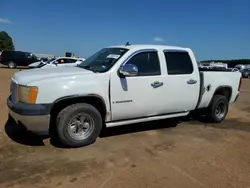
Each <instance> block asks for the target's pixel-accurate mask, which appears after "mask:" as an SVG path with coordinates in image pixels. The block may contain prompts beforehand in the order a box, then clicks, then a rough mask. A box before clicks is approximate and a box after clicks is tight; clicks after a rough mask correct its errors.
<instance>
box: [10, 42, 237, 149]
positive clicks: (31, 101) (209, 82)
mask: <svg viewBox="0 0 250 188" xmlns="http://www.w3.org/2000/svg"><path fill="white" fill-rule="evenodd" d="M11 80H12V82H11V95H10V96H9V98H8V107H9V113H10V116H11V117H12V118H13V119H14V120H15V121H16V122H17V123H21V124H23V125H24V126H25V127H26V129H28V130H29V131H32V132H34V133H37V134H49V133H51V136H57V137H58V138H59V139H60V140H61V142H62V143H64V144H65V145H68V146H70V147H79V146H85V145H88V144H91V143H93V142H94V141H95V140H96V139H97V137H98V135H99V133H100V131H101V129H102V128H103V127H113V126H119V125H125V124H132V123H139V122H146V121H152V120H160V119H165V118H173V117H181V116H187V115H188V114H189V113H190V112H193V111H197V110H203V112H204V114H205V115H206V117H207V119H208V120H210V122H214V123H219V122H221V121H222V120H223V119H224V118H225V117H226V115H227V112H228V106H229V103H232V102H235V101H236V99H237V97H238V95H239V89H240V85H241V74H240V73H239V72H231V71H228V72H227V71H226V70H225V71H216V70H215V71H213V70H206V71H202V70H199V68H198V66H197V62H196V59H195V56H194V54H193V52H192V51H191V49H189V48H181V47H173V46H160V45H123V46H113V47H107V48H104V49H102V50H100V51H98V52H96V53H95V54H94V55H92V56H91V57H89V58H88V59H86V60H85V61H84V62H82V63H81V64H80V65H79V66H78V67H68V68H64V67H61V68H57V69H31V70H25V71H20V72H16V73H15V74H14V75H13V76H12V78H11ZM134 126H136V125H134ZM54 131H55V132H54ZM55 133H56V134H55Z"/></svg>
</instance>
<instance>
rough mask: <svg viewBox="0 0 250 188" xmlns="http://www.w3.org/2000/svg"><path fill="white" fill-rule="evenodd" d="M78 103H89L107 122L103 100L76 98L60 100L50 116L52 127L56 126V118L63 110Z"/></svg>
mask: <svg viewBox="0 0 250 188" xmlns="http://www.w3.org/2000/svg"><path fill="white" fill-rule="evenodd" d="M76 103H88V104H91V105H93V106H94V107H95V108H96V109H97V110H98V111H99V112H100V114H101V116H102V118H103V120H105V117H106V114H107V111H106V105H105V103H104V101H103V100H102V99H101V98H98V97H95V96H86V97H74V98H66V99H63V100H60V101H58V102H56V103H55V104H54V105H53V107H52V109H51V112H50V115H51V122H50V125H54V124H55V121H56V117H57V115H58V113H59V112H60V111H61V110H62V109H64V108H66V107H67V106H70V105H72V104H76Z"/></svg>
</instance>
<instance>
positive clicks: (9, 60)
mask: <svg viewBox="0 0 250 188" xmlns="http://www.w3.org/2000/svg"><path fill="white" fill-rule="evenodd" d="M36 61H38V58H37V57H36V56H35V55H34V54H32V53H30V52H21V51H3V52H2V53H1V55H0V63H1V64H2V65H6V66H8V67H9V68H15V67H17V66H28V65H29V64H31V63H33V62H36Z"/></svg>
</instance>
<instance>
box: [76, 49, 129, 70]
mask: <svg viewBox="0 0 250 188" xmlns="http://www.w3.org/2000/svg"><path fill="white" fill-rule="evenodd" d="M127 51H128V49H125V48H103V49H102V50H100V51H98V52H96V53H95V54H93V55H92V56H90V57H89V58H87V59H86V60H85V61H83V62H82V63H80V64H79V65H78V67H81V68H84V69H88V70H91V71H93V72H106V71H108V70H109V69H111V67H112V66H113V65H114V64H115V63H116V62H117V61H118V60H119V59H120V58H121V57H122V56H123V55H124V54H125V53H126V52H127Z"/></svg>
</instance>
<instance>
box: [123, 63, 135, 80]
mask: <svg viewBox="0 0 250 188" xmlns="http://www.w3.org/2000/svg"><path fill="white" fill-rule="evenodd" d="M119 74H120V75H122V76H124V77H125V76H136V75H137V74H138V68H137V66H136V65H133V64H125V65H123V66H121V67H120V68H119Z"/></svg>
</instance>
